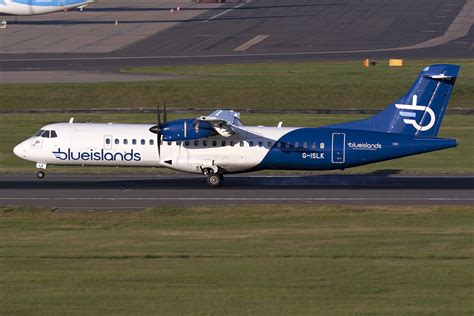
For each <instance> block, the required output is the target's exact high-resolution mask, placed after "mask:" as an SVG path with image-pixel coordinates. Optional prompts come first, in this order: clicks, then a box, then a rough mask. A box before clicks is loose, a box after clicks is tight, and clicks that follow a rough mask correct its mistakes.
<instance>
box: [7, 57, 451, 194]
mask: <svg viewBox="0 0 474 316" xmlns="http://www.w3.org/2000/svg"><path fill="white" fill-rule="evenodd" d="M458 72H459V66H457V65H431V66H428V67H426V68H424V69H423V70H422V71H421V73H420V74H419V75H418V77H417V78H416V80H415V82H414V83H413V85H412V86H411V88H410V90H409V91H408V92H407V93H406V94H405V95H404V96H402V97H401V98H399V99H398V100H396V101H395V102H394V103H392V104H391V105H389V106H388V107H387V108H386V109H384V110H383V111H381V112H379V113H378V114H376V115H374V116H372V117H369V118H366V119H363V120H358V121H353V122H347V123H340V124H335V125H328V126H322V127H315V128H308V127H283V126H281V124H279V125H278V126H275V127H263V126H245V125H243V123H242V121H241V120H240V114H239V113H238V112H234V111H231V110H217V111H214V112H212V113H211V114H209V115H207V116H199V117H195V118H188V119H178V120H172V121H168V120H167V115H166V106H165V107H164V114H163V118H164V119H163V121H161V111H160V109H159V108H158V111H157V123H156V124H94V123H74V122H73V120H72V119H71V120H70V121H69V123H55V124H49V125H46V126H44V127H42V128H41V129H40V130H39V131H38V132H37V133H36V134H34V135H33V136H32V137H30V138H29V139H27V140H25V141H23V142H22V143H20V144H18V145H17V146H16V147H15V148H14V150H13V151H14V153H15V154H16V155H17V156H18V157H20V158H23V159H26V160H29V161H32V162H35V163H36V167H37V168H38V169H39V171H38V172H37V177H38V178H43V177H44V176H45V174H44V171H43V170H44V169H46V167H47V166H48V165H81V166H89V165H91V166H92V165H94V166H141V167H166V168H171V169H174V170H179V171H183V172H188V173H197V174H203V175H205V176H206V177H207V183H208V184H209V185H210V186H218V185H220V184H221V183H222V182H223V179H224V178H223V175H224V174H231V173H243V172H250V171H258V170H264V169H273V170H282V169H285V170H331V169H346V168H350V167H356V166H361V165H366V164H370V163H374V162H379V161H384V160H390V159H395V158H400V157H405V156H411V155H416V154H421V153H426V152H431V151H435V150H441V149H446V148H450V147H455V146H457V144H458V143H457V141H456V140H455V139H449V138H438V137H437V135H438V132H439V129H440V127H441V122H442V119H443V115H444V112H445V111H446V107H447V105H448V101H449V98H450V96H451V92H452V89H453V86H454V82H455V81H456V78H457V76H458Z"/></svg>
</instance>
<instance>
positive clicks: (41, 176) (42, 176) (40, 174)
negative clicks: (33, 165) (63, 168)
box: [36, 171, 44, 179]
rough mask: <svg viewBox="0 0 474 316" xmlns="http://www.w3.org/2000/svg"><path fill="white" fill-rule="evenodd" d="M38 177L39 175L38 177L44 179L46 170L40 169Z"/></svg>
mask: <svg viewBox="0 0 474 316" xmlns="http://www.w3.org/2000/svg"><path fill="white" fill-rule="evenodd" d="M36 177H37V178H38V179H43V178H44V171H38V172H37V173H36Z"/></svg>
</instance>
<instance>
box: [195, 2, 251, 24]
mask: <svg viewBox="0 0 474 316" xmlns="http://www.w3.org/2000/svg"><path fill="white" fill-rule="evenodd" d="M244 5H245V3H241V4H239V5H236V6H235V7H232V8H230V9H227V10H225V11H224V12H221V13H219V14H216V15H214V16H212V17H210V18H209V19H207V20H204V21H202V22H204V23H205V22H209V21H212V20H214V19H217V18H218V17H220V16H223V15H224V14H227V13H229V12H230V11H232V10H234V9H238V8H240V7H242V6H244Z"/></svg>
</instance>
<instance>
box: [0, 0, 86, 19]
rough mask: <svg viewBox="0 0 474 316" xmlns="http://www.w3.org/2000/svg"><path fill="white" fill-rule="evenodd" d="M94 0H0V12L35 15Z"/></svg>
mask: <svg viewBox="0 0 474 316" xmlns="http://www.w3.org/2000/svg"><path fill="white" fill-rule="evenodd" d="M92 2H95V0H0V14H9V15H37V14H47V13H52V12H58V11H63V10H68V9H73V8H77V7H83V6H86V5H87V4H89V3H92Z"/></svg>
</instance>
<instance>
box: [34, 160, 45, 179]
mask: <svg viewBox="0 0 474 316" xmlns="http://www.w3.org/2000/svg"><path fill="white" fill-rule="evenodd" d="M46 166H47V165H46V164H45V163H41V162H37V163H36V168H38V169H40V170H38V171H37V172H36V177H37V178H38V179H43V178H44V171H43V170H45V169H46Z"/></svg>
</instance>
